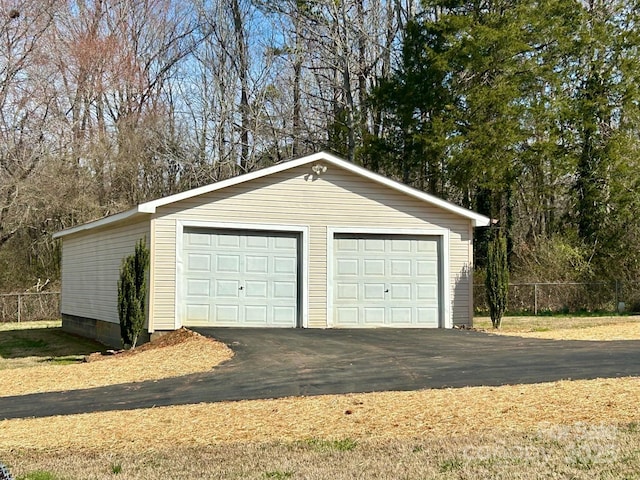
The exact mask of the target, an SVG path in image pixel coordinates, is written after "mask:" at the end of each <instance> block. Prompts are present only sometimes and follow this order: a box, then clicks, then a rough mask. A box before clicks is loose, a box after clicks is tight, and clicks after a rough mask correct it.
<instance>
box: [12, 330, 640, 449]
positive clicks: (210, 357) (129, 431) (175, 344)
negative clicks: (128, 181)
mask: <svg viewBox="0 0 640 480" xmlns="http://www.w3.org/2000/svg"><path fill="white" fill-rule="evenodd" d="M581 330H583V331H582V332H580V338H581V339H589V338H592V339H603V338H615V339H619V338H633V339H638V338H639V336H638V329H637V324H636V323H634V322H627V323H625V324H618V325H608V326H596V327H592V328H585V329H581ZM530 333H532V334H545V335H551V334H552V333H556V334H557V335H558V336H559V338H567V333H566V332H563V331H562V330H558V331H557V332H530ZM545 338H548V337H545ZM552 338H556V337H552ZM572 338H575V337H572ZM230 355H231V352H230V351H229V350H228V349H227V348H226V347H225V346H224V345H222V344H219V343H217V342H214V341H212V340H208V339H206V338H204V337H201V336H199V335H197V334H193V333H192V332H189V331H183V332H181V333H177V334H175V335H174V337H173V338H172V337H166V338H165V339H164V340H163V341H162V342H160V343H158V344H156V345H150V346H148V347H144V348H140V349H139V350H138V351H137V352H134V353H125V354H121V355H115V356H113V357H101V358H100V359H99V361H91V362H89V363H85V364H76V365H66V366H54V365H52V366H46V367H34V368H29V369H19V370H15V371H5V372H3V373H2V376H3V379H2V383H3V385H4V387H5V388H4V389H3V391H2V394H4V395H18V394H24V393H31V392H41V391H51V390H55V389H57V390H61V389H71V388H86V387H90V386H98V385H109V384H114V383H122V382H125V381H126V382H130V381H141V380H146V379H153V378H160V377H161V376H171V375H183V374H186V373H192V372H195V371H203V370H208V369H211V368H212V367H213V366H214V365H216V364H217V363H218V362H221V361H224V360H225V359H227V358H229V357H230ZM18 373H19V375H18ZM5 375H9V376H11V378H8V377H7V378H5ZM7 387H8V388H7ZM638 398H640V379H638V378H619V379H601V380H581V381H561V382H553V383H545V384H536V385H513V386H504V387H472V388H461V389H442V390H422V391H415V392H384V393H371V394H351V395H327V396H320V397H308V398H304V397H302V398H286V399H278V400H258V401H242V402H223V403H216V404H199V405H186V406H177V407H163V408H153V409H146V410H134V411H115V412H102V413H93V414H81V415H72V416H59V417H48V418H38V419H18V420H3V421H0V451H2V450H7V449H8V450H11V449H12V448H15V447H16V446H20V448H26V449H36V450H37V449H45V450H49V449H60V448H65V449H89V450H103V449H109V450H111V451H118V450H123V449H124V450H127V449H141V450H148V449H150V450H153V449H162V448H166V446H167V445H176V446H178V445H183V446H198V445H200V446H207V445H216V444H223V443H237V442H245V441H252V442H260V441H273V440H280V441H295V440H304V439H309V438H325V439H344V438H353V439H367V440H372V439H374V440H375V439H381V440H384V439H392V438H394V439H396V438H418V437H419V438H425V437H434V438H438V437H442V436H454V435H459V436H464V435H478V434H483V433H484V432H492V431H493V432H495V431H501V432H505V433H508V432H526V431H532V430H535V429H539V428H540V427H541V426H544V425H574V424H576V423H586V424H595V425H597V424H630V423H631V424H637V423H640V410H639V409H638V407H637V401H638Z"/></svg>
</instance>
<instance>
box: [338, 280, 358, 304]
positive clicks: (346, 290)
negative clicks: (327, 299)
mask: <svg viewBox="0 0 640 480" xmlns="http://www.w3.org/2000/svg"><path fill="white" fill-rule="evenodd" d="M335 291H336V298H337V299H338V300H353V301H357V300H358V284H357V283H337V284H336V287H335Z"/></svg>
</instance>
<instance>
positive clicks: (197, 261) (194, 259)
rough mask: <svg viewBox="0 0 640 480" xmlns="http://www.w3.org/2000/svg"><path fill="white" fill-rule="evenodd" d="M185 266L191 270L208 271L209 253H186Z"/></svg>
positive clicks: (209, 264) (209, 265)
mask: <svg viewBox="0 0 640 480" xmlns="http://www.w3.org/2000/svg"><path fill="white" fill-rule="evenodd" d="M187 268H188V269H189V270H191V271H192V272H198V271H200V272H209V271H210V270H211V255H206V254H196V253H190V254H189V255H187Z"/></svg>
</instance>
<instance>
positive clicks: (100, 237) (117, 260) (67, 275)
mask: <svg viewBox="0 0 640 480" xmlns="http://www.w3.org/2000/svg"><path fill="white" fill-rule="evenodd" d="M143 237H146V238H147V243H148V242H149V222H148V220H147V221H140V222H137V223H134V224H128V225H119V226H117V227H111V228H104V229H99V230H92V231H90V232H88V233H78V234H76V235H69V236H67V237H64V238H63V240H62V299H61V312H62V313H64V314H67V315H76V316H78V317H85V318H92V319H96V320H102V321H105V322H112V323H118V276H119V273H120V265H121V263H122V259H123V258H124V257H125V256H127V255H130V254H131V253H133V252H134V249H135V244H136V242H137V241H138V240H139V239H140V238H143Z"/></svg>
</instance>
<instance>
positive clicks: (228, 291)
mask: <svg viewBox="0 0 640 480" xmlns="http://www.w3.org/2000/svg"><path fill="white" fill-rule="evenodd" d="M215 285H216V289H215V291H214V292H213V296H214V297H227V298H229V297H232V298H237V297H238V295H239V293H240V282H239V281H237V280H216V281H215Z"/></svg>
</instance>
